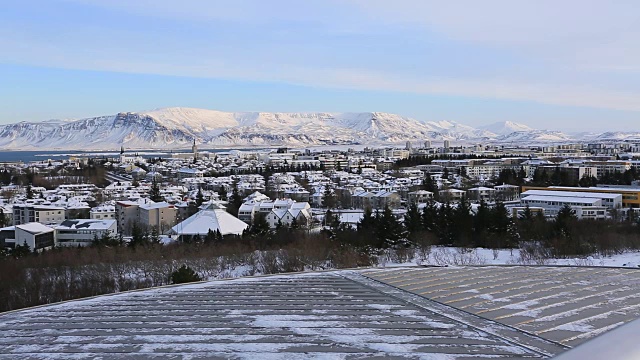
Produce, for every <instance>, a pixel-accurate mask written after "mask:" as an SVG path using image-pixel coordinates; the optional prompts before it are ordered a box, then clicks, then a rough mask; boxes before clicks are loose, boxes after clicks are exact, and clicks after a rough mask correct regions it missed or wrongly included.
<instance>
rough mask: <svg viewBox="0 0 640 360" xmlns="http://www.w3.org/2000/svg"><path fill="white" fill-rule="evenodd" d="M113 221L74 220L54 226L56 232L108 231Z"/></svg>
mask: <svg viewBox="0 0 640 360" xmlns="http://www.w3.org/2000/svg"><path fill="white" fill-rule="evenodd" d="M115 222H116V221H115V220H94V219H76V220H65V221H63V222H62V223H61V224H60V225H58V226H56V230H71V229H74V230H77V229H85V230H108V229H109V228H111V227H112V226H113V225H114V224H115Z"/></svg>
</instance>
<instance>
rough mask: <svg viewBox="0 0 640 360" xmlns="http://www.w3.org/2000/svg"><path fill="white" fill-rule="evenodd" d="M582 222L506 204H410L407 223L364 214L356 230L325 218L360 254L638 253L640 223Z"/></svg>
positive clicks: (565, 212)
mask: <svg viewBox="0 0 640 360" xmlns="http://www.w3.org/2000/svg"><path fill="white" fill-rule="evenodd" d="M633 214H634V213H633V212H632V211H631V212H629V218H627V219H619V218H618V216H614V218H613V219H611V220H578V219H577V217H576V216H575V213H574V211H573V210H572V209H571V208H570V207H565V208H563V209H561V210H560V211H559V213H558V215H557V216H556V218H555V219H547V218H545V216H544V215H543V213H542V212H534V211H532V210H531V209H529V208H528V207H526V208H525V209H524V211H523V212H522V214H521V215H520V216H519V217H517V218H514V217H512V216H511V214H510V213H509V211H508V209H507V208H506V207H505V205H504V204H503V203H502V202H499V201H498V202H496V203H495V204H494V205H493V206H488V205H487V204H486V203H484V202H481V203H480V204H479V205H478V207H477V209H475V211H471V205H470V204H469V202H468V201H467V200H466V199H463V200H462V201H461V202H460V203H459V204H450V203H448V202H445V203H443V204H441V205H440V206H437V205H436V203H434V202H431V203H428V204H426V206H425V207H424V208H423V209H422V210H420V209H418V207H417V206H415V205H412V206H410V207H409V209H408V210H407V213H406V214H405V215H404V218H403V219H398V218H396V217H395V216H394V215H393V214H392V212H391V210H389V209H385V210H383V211H378V212H371V211H369V210H367V211H365V214H364V217H363V218H362V220H361V221H360V222H359V223H358V225H357V227H356V228H354V227H352V226H349V225H347V224H342V223H340V222H339V221H338V218H337V216H336V215H334V214H332V213H331V212H328V213H327V217H328V218H327V219H326V220H325V221H326V223H327V226H328V229H329V230H328V231H329V234H330V236H331V237H332V238H334V239H337V240H338V242H340V243H344V244H349V245H352V246H354V247H356V248H358V249H384V248H397V247H399V246H404V247H418V246H421V245H422V244H425V243H426V244H429V245H443V246H457V247H467V248H475V247H484V248H494V249H495V248H522V247H523V244H527V245H531V244H532V243H535V244H536V246H537V247H539V248H540V249H544V251H545V252H546V254H547V256H548V257H569V256H587V255H591V254H596V253H597V254H601V255H611V254H615V253H619V252H622V251H624V250H627V249H638V248H640V226H639V225H638V219H636V218H635V217H634V215H633Z"/></svg>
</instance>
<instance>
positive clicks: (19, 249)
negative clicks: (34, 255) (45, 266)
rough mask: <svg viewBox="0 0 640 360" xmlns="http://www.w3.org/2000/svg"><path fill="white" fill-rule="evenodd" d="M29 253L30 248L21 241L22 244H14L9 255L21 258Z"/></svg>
mask: <svg viewBox="0 0 640 360" xmlns="http://www.w3.org/2000/svg"><path fill="white" fill-rule="evenodd" d="M30 254H31V248H30V247H29V245H27V243H23V244H22V245H16V246H14V247H13V249H12V250H11V256H13V257H14V258H15V259H19V258H23V257H25V256H28V255H30Z"/></svg>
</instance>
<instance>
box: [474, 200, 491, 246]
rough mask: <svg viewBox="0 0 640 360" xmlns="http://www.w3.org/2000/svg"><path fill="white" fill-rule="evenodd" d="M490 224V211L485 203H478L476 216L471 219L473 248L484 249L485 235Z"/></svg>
mask: <svg viewBox="0 0 640 360" xmlns="http://www.w3.org/2000/svg"><path fill="white" fill-rule="evenodd" d="M490 222H491V211H490V210H489V207H488V206H487V203H486V202H484V201H483V200H481V201H480V205H479V206H478V209H477V210H476V214H475V216H474V218H473V239H474V241H473V242H474V244H475V246H478V247H485V246H486V245H487V244H486V235H487V231H488V228H489V226H490Z"/></svg>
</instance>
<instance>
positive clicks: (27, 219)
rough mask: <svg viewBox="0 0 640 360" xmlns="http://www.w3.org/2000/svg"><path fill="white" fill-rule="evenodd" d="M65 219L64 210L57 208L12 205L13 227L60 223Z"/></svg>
mask: <svg viewBox="0 0 640 360" xmlns="http://www.w3.org/2000/svg"><path fill="white" fill-rule="evenodd" d="M64 219H65V208H63V207H58V206H46V205H32V204H14V205H13V225H20V224H26V223H32V222H39V223H42V224H55V223H61V222H63V221H64Z"/></svg>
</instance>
